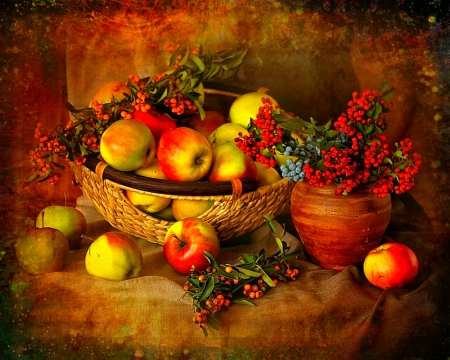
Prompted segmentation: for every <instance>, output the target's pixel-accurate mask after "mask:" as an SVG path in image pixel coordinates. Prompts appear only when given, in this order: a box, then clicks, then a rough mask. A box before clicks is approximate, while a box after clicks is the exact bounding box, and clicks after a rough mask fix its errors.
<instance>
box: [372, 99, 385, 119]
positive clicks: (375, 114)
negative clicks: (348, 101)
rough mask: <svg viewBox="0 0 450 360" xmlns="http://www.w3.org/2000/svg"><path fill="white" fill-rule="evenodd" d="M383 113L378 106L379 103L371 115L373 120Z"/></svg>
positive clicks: (381, 108)
mask: <svg viewBox="0 0 450 360" xmlns="http://www.w3.org/2000/svg"><path fill="white" fill-rule="evenodd" d="M382 112H383V107H382V106H381V105H380V103H376V104H375V111H374V113H373V117H372V118H373V119H374V120H377V119H378V117H379V116H380V114H381V113H382Z"/></svg>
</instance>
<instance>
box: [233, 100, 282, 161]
mask: <svg viewBox="0 0 450 360" xmlns="http://www.w3.org/2000/svg"><path fill="white" fill-rule="evenodd" d="M261 101H262V106H261V107H260V108H259V111H258V113H257V114H256V116H255V119H252V120H251V125H250V128H249V131H248V132H249V134H248V135H243V134H242V133H239V134H238V135H239V137H238V138H237V139H236V145H237V147H238V148H239V149H240V150H242V151H243V152H244V153H246V154H247V155H248V156H250V157H251V158H252V159H253V160H255V161H258V162H260V163H261V164H263V165H264V166H265V167H266V168H270V167H275V166H276V165H277V161H276V160H275V159H274V154H275V153H276V151H277V145H278V144H281V143H282V140H283V129H281V128H280V126H279V125H278V123H277V121H276V120H275V118H274V117H273V112H274V111H277V110H278V108H279V106H278V105H276V106H274V105H273V103H272V100H271V99H269V98H262V99H261ZM262 151H264V153H262Z"/></svg>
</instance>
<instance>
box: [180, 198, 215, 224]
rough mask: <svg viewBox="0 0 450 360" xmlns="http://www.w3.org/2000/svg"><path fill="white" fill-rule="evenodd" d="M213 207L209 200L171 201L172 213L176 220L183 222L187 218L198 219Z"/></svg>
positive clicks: (212, 202)
mask: <svg viewBox="0 0 450 360" xmlns="http://www.w3.org/2000/svg"><path fill="white" fill-rule="evenodd" d="M213 205H214V201H210V200H188V199H173V200H172V213H173V216H174V217H175V219H176V220H183V219H185V218H188V217H198V216H200V215H202V214H204V213H205V212H206V211H207V210H209V209H210V208H211V206H213Z"/></svg>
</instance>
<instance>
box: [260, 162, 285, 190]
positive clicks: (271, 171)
mask: <svg viewBox="0 0 450 360" xmlns="http://www.w3.org/2000/svg"><path fill="white" fill-rule="evenodd" d="M255 165H256V168H257V169H258V180H257V181H258V187H260V186H264V185H269V184H273V183H276V182H277V181H279V180H281V175H280V174H279V173H278V171H277V170H275V168H273V167H270V168H268V169H266V167H265V166H264V165H263V164H261V163H260V162H258V161H255Z"/></svg>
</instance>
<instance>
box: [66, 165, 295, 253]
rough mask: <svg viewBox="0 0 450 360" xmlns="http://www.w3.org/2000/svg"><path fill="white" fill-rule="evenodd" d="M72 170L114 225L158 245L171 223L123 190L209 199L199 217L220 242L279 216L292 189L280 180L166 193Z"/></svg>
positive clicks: (91, 199) (164, 195)
mask: <svg viewBox="0 0 450 360" xmlns="http://www.w3.org/2000/svg"><path fill="white" fill-rule="evenodd" d="M72 171H73V173H74V176H75V179H76V181H77V182H78V184H80V186H81V187H82V189H83V193H84V194H85V195H86V197H87V198H88V199H89V200H90V201H91V202H92V204H93V206H94V207H95V208H96V209H97V210H98V211H99V212H100V214H101V215H102V216H103V217H104V218H105V220H106V221H108V222H109V223H110V224H111V225H112V226H113V227H114V228H116V229H118V230H121V231H124V232H126V233H129V234H131V235H134V236H137V237H140V238H144V239H146V240H148V241H149V242H152V243H158V244H161V245H162V244H163V243H164V237H165V234H166V232H167V230H168V228H169V227H170V226H171V225H172V224H173V222H171V221H166V220H161V219H158V218H155V217H153V216H151V215H150V214H148V213H145V212H143V211H142V210H140V209H138V208H137V207H135V206H134V205H133V204H132V203H131V202H130V201H129V200H128V198H127V197H126V195H125V190H126V189H128V190H133V191H137V192H139V193H142V194H148V195H157V196H162V197H169V198H171V199H187V200H212V201H213V202H214V204H213V206H212V207H211V208H210V209H209V210H207V211H206V212H205V213H204V214H202V215H201V216H199V218H201V219H203V220H205V221H207V222H208V223H210V224H211V225H212V226H213V227H214V229H215V230H216V233H217V236H218V237H219V240H220V241H221V242H226V241H230V240H233V239H234V238H236V237H239V236H242V235H245V234H247V233H249V232H250V231H252V230H254V229H256V228H257V227H258V226H261V225H262V224H263V223H264V218H263V215H267V216H269V217H270V218H273V217H275V216H277V215H279V214H280V213H281V212H282V211H283V210H284V208H285V206H287V204H288V202H289V197H290V192H291V184H290V182H289V181H288V180H286V179H281V180H279V181H277V182H276V183H274V184H270V185H264V186H261V187H259V188H257V190H255V191H252V192H247V193H244V194H240V193H235V192H233V194H231V195H218V196H217V195H215V196H209V195H202V196H186V195H167V194H157V193H153V192H146V191H141V190H136V189H132V188H130V187H127V186H125V185H122V184H118V183H116V182H113V181H110V180H108V179H103V178H102V175H101V174H99V173H96V172H94V171H91V170H90V169H88V168H87V167H85V166H75V165H73V166H72Z"/></svg>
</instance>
